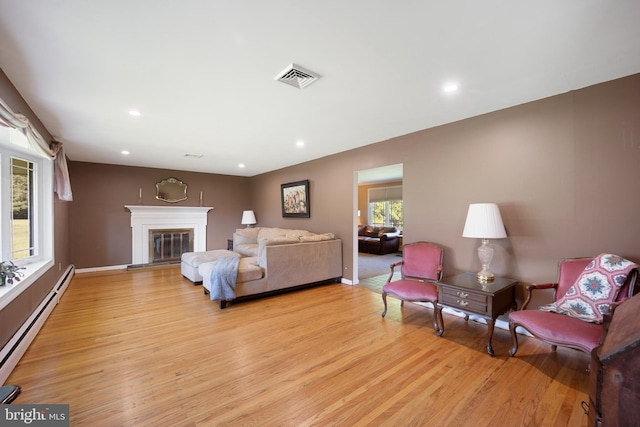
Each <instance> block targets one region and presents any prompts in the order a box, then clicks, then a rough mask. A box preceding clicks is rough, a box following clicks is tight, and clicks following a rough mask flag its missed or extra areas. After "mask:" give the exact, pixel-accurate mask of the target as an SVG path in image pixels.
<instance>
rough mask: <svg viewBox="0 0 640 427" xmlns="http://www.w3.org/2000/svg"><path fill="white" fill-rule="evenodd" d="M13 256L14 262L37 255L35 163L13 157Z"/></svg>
mask: <svg viewBox="0 0 640 427" xmlns="http://www.w3.org/2000/svg"><path fill="white" fill-rule="evenodd" d="M10 159H11V202H12V203H11V255H10V258H11V260H12V261H16V260H18V259H23V258H28V257H30V256H33V255H34V254H35V253H36V248H35V241H34V233H33V231H34V228H35V227H34V222H33V220H34V219H35V215H34V212H33V196H34V191H33V190H34V188H33V183H34V174H35V169H36V166H35V163H33V162H30V161H28V160H24V159H19V158H17V157H11V158H10Z"/></svg>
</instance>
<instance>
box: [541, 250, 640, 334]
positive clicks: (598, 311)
mask: <svg viewBox="0 0 640 427" xmlns="http://www.w3.org/2000/svg"><path fill="white" fill-rule="evenodd" d="M634 268H638V265H637V264H634V263H633V262H631V261H627V260H626V259H624V258H622V257H619V256H617V255H612V254H600V255H598V256H597V257H596V258H594V259H593V261H591V262H590V263H589V264H588V265H587V266H586V267H585V269H584V271H583V272H582V274H581V275H580V276H578V279H577V280H576V282H575V283H574V284H573V285H571V287H570V288H569V289H568V290H567V293H566V294H565V295H564V296H562V297H561V298H560V299H558V300H557V301H555V302H553V303H551V304H546V305H543V306H541V307H540V310H542V311H551V312H554V313H560V314H566V315H567V316H571V317H575V318H576V319H579V320H584V321H585V322H593V323H602V319H603V316H604V315H605V314H607V313H609V311H610V307H611V303H612V302H614V301H616V299H617V298H618V294H619V293H620V289H621V288H622V287H623V286H624V283H625V282H626V280H627V276H628V275H629V273H630V272H631V270H633V269H634Z"/></svg>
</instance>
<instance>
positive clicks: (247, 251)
mask: <svg viewBox="0 0 640 427" xmlns="http://www.w3.org/2000/svg"><path fill="white" fill-rule="evenodd" d="M233 249H234V250H235V252H237V253H239V254H240V255H242V256H245V257H255V256H258V244H257V243H246V244H243V245H235V246H234V248H233Z"/></svg>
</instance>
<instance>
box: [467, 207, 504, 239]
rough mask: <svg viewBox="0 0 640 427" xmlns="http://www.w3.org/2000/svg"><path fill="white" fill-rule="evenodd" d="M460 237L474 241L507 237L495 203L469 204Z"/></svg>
mask: <svg viewBox="0 0 640 427" xmlns="http://www.w3.org/2000/svg"><path fill="white" fill-rule="evenodd" d="M462 237H471V238H476V239H503V238H505V237H507V232H506V231H505V229H504V224H503V223H502V216H501V215H500V208H498V205H496V204H495V203H472V204H470V205H469V211H468V212H467V221H466V222H465V224H464V231H463V232H462Z"/></svg>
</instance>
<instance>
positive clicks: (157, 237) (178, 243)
mask: <svg viewBox="0 0 640 427" xmlns="http://www.w3.org/2000/svg"><path fill="white" fill-rule="evenodd" d="M184 252H193V228H188V229H171V230H149V262H150V263H152V264H153V263H158V262H163V263H164V262H172V261H180V258H181V256H182V254H183V253H184Z"/></svg>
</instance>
